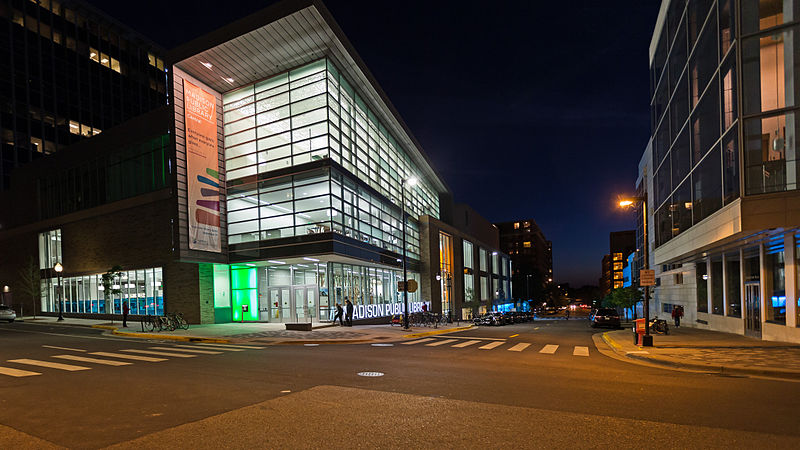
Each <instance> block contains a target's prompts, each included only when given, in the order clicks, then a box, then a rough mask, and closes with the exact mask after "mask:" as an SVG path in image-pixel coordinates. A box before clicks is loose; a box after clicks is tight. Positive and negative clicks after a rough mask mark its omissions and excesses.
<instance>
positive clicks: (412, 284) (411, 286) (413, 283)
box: [407, 280, 419, 292]
mask: <svg viewBox="0 0 800 450" xmlns="http://www.w3.org/2000/svg"><path fill="white" fill-rule="evenodd" d="M407 283H408V292H417V288H418V287H419V286H417V280H408V281H407Z"/></svg>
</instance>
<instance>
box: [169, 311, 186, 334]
mask: <svg viewBox="0 0 800 450" xmlns="http://www.w3.org/2000/svg"><path fill="white" fill-rule="evenodd" d="M167 317H168V318H169V321H170V322H171V324H172V327H173V329H181V330H188V329H189V322H187V321H186V319H184V318H183V314H182V313H170V314H168V316H167Z"/></svg>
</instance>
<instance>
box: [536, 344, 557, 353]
mask: <svg viewBox="0 0 800 450" xmlns="http://www.w3.org/2000/svg"><path fill="white" fill-rule="evenodd" d="M556 350H558V346H557V345H553V344H547V345H545V346H544V348H543V349H541V350H539V353H548V354H551V355H552V354H553V353H555V352H556Z"/></svg>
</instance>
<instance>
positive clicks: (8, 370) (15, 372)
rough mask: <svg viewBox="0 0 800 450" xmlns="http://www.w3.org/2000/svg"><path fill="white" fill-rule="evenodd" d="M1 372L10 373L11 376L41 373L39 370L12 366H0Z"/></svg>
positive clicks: (27, 375) (28, 375)
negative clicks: (33, 370) (30, 370)
mask: <svg viewBox="0 0 800 450" xmlns="http://www.w3.org/2000/svg"><path fill="white" fill-rule="evenodd" d="M0 374H3V375H8V376H10V377H17V378H19V377H30V376H33V375H41V374H40V373H39V372H29V371H27V370H21V369H12V368H11V367H0Z"/></svg>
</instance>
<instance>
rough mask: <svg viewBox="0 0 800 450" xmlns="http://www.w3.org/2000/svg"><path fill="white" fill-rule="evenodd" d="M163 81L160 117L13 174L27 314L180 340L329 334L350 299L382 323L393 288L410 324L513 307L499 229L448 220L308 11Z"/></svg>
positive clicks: (2, 203) (6, 268) (361, 80)
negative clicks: (279, 329) (146, 325)
mask: <svg viewBox="0 0 800 450" xmlns="http://www.w3.org/2000/svg"><path fill="white" fill-rule="evenodd" d="M298 43H302V44H298ZM100 51H101V52H102V51H103V50H102V47H101V49H100ZM100 55H101V60H100V61H101V62H100V63H99V67H100V68H102V69H106V67H103V65H102V55H103V53H101V54H100ZM90 61H92V60H91V59H90ZM159 61H160V60H156V64H157V65H160V64H161V63H159ZM92 62H94V61H92ZM163 64H164V66H163V68H158V67H156V69H158V70H163V72H164V73H166V74H167V77H168V78H167V81H168V84H167V86H168V89H167V91H168V93H169V98H170V99H171V101H170V102H169V104H168V105H164V106H162V107H161V108H159V109H156V110H154V111H151V112H149V113H147V114H144V115H141V116H139V117H136V118H134V119H132V120H128V121H126V122H124V123H122V124H121V125H118V126H116V127H113V128H111V129H108V130H103V132H102V134H100V135H99V136H96V137H94V138H92V139H88V140H85V141H83V142H80V143H78V144H75V145H73V146H71V147H69V148H67V149H65V150H64V151H60V152H57V153H56V154H54V155H53V156H51V157H48V158H42V159H41V160H39V161H35V162H33V163H31V164H28V165H27V166H26V167H21V168H19V169H17V170H15V172H14V173H13V174H12V177H11V178H12V179H11V187H10V189H9V190H8V191H6V192H4V193H2V195H0V246H2V248H3V255H4V258H3V259H1V260H0V285H8V286H9V287H10V288H11V291H12V294H13V299H14V302H20V301H23V299H24V298H25V295H24V292H25V291H26V290H27V289H24V286H21V283H22V281H21V280H20V278H19V277H18V275H17V274H18V272H17V270H18V269H19V268H20V267H24V266H26V265H27V264H30V265H35V269H38V272H37V273H38V276H39V278H40V279H41V283H40V287H41V289H40V295H37V296H36V298H35V299H34V300H35V302H34V303H35V304H36V309H37V311H44V312H45V313H49V314H53V313H55V312H56V311H58V310H59V309H60V308H63V310H64V311H65V312H66V313H67V314H73V315H81V316H87V315H89V316H91V315H101V316H103V315H109V314H119V313H120V311H121V307H122V304H123V302H128V303H129V304H130V309H131V313H132V314H164V313H165V312H176V311H180V312H183V313H184V314H185V316H186V317H187V318H188V319H189V320H190V321H191V322H195V323H213V322H231V321H270V322H275V321H277V322H306V321H317V320H326V319H329V318H330V317H332V312H333V311H334V309H335V308H334V306H335V304H336V303H340V304H343V303H344V302H345V301H347V300H349V301H351V302H352V303H353V304H354V305H355V317H356V319H357V320H381V321H386V320H387V319H386V316H390V315H394V314H399V313H400V312H401V310H402V308H403V303H404V302H403V297H404V296H403V293H402V292H400V291H399V288H398V282H399V281H403V280H404V279H409V280H415V281H417V284H418V286H419V289H418V290H416V291H415V292H409V293H408V299H409V302H410V304H411V307H410V308H411V309H414V310H417V309H420V308H421V307H422V304H423V303H427V304H428V306H429V307H430V309H431V310H433V311H435V312H442V313H446V314H449V315H452V316H457V315H458V314H459V313H460V312H461V311H462V306H463V303H464V301H465V299H464V296H465V293H466V292H468V291H473V299H474V300H480V301H482V302H484V304H483V306H485V307H488V306H489V305H490V304H491V302H492V301H493V300H494V299H496V298H499V297H500V296H502V294H503V293H504V292H508V291H510V289H511V287H510V281H509V278H510V267H509V259H508V256H507V255H505V254H503V253H502V252H501V251H500V249H499V247H498V237H497V230H496V229H495V228H494V227H492V226H491V224H490V223H488V222H487V221H485V220H484V219H482V218H480V217H479V216H478V215H477V214H474V212H470V210H467V209H465V208H462V207H459V206H458V205H453V202H452V197H453V196H452V193H451V192H450V190H449V188H448V187H447V186H446V185H445V183H444V182H443V181H442V179H441V177H440V176H439V175H438V173H437V172H436V170H435V169H434V168H433V166H432V165H431V163H430V162H429V160H428V158H427V156H426V154H425V152H424V151H423V150H422V147H421V145H420V144H419V143H418V142H417V141H416V139H415V138H414V137H413V135H412V133H411V131H410V130H409V129H408V127H407V126H406V125H405V123H404V122H403V120H402V119H401V118H400V116H399V114H398V112H397V111H396V110H395V109H394V107H393V106H392V104H391V102H390V101H389V99H388V97H387V96H386V94H385V93H384V92H383V90H382V89H381V88H380V86H379V85H378V83H377V81H376V80H375V79H374V78H373V77H372V75H371V74H370V72H369V70H368V69H367V67H366V65H365V64H364V62H363V61H362V60H361V58H360V57H359V56H358V54H357V53H356V51H355V49H354V48H353V47H352V45H351V44H350V43H349V41H348V40H347V38H346V37H345V36H344V33H343V32H342V30H341V29H340V28H339V27H338V25H336V23H335V21H334V20H333V18H332V17H331V15H330V13H329V12H328V11H327V9H326V8H325V6H324V5H323V4H322V3H320V2H318V1H312V0H297V1H295V0H289V1H283V2H279V3H276V4H274V5H272V6H269V7H267V8H265V9H263V10H261V11H259V12H256V13H254V14H253V15H251V16H248V17H246V18H243V19H241V20H239V21H237V22H234V23H233V24H230V25H229V26H226V27H224V28H223V29H221V30H217V31H216V32H213V33H211V34H208V35H205V36H201V37H199V38H197V39H195V40H194V41H191V42H189V43H187V44H185V45H183V46H181V47H179V48H177V49H174V50H172V51H171V52H169V53H168V54H167V56H166V57H165V62H164V63H163ZM156 91H157V90H156ZM11 205H13V213H12V207H11ZM462 217H463V218H464V219H462ZM468 248H469V249H470V250H469V251H467V249H468ZM462 249H463V251H462ZM37 253H38V258H35V255H37ZM56 263H61V265H62V266H63V273H61V276H60V277H58V276H56V275H57V274H56V273H55V272H54V271H53V267H54V266H55V264H56ZM111 268H115V270H113V271H111V274H112V275H113V279H114V282H113V283H112V284H108V285H104V283H103V277H102V275H103V274H104V273H107V272H109V270H110V269H111ZM467 272H469V274H471V276H470V277H468V276H467ZM462 273H463V276H462ZM478 291H479V292H478ZM475 292H478V293H475Z"/></svg>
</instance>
